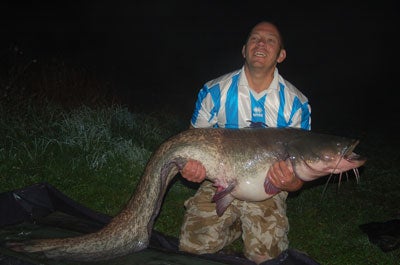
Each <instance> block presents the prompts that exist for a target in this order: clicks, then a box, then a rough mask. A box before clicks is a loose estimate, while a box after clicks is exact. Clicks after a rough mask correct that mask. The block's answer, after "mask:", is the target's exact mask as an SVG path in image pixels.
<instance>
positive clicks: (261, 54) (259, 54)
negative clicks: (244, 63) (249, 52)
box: [254, 51, 267, 57]
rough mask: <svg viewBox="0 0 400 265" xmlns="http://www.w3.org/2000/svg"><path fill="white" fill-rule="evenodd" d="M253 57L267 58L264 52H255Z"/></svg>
mask: <svg viewBox="0 0 400 265" xmlns="http://www.w3.org/2000/svg"><path fill="white" fill-rule="evenodd" d="M254 55H255V56H257V57H265V56H267V55H266V54H265V53H264V52H260V51H257V52H255V53H254Z"/></svg>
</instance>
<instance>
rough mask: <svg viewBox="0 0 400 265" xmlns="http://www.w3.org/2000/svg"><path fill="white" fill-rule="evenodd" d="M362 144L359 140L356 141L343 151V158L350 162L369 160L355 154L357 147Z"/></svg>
mask: <svg viewBox="0 0 400 265" xmlns="http://www.w3.org/2000/svg"><path fill="white" fill-rule="evenodd" d="M359 143H360V141H359V140H354V143H353V144H351V145H350V146H349V147H347V148H344V149H343V152H342V153H343V154H342V158H343V159H345V160H346V161H348V162H365V161H366V160H367V158H366V157H365V156H361V155H359V154H357V153H355V152H354V149H355V148H356V146H357V145H358V144H359Z"/></svg>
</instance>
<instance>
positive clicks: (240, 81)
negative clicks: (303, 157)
mask: <svg viewBox="0 0 400 265" xmlns="http://www.w3.org/2000/svg"><path fill="white" fill-rule="evenodd" d="M249 121H251V122H253V123H263V124H266V125H267V126H268V127H298V128H303V129H307V130H310V129H311V107H310V105H309V103H308V99H307V97H306V96H304V95H303V94H302V93H301V92H300V91H299V90H298V89H297V88H296V87H294V86H293V85H292V84H290V83H289V82H288V81H286V80H284V79H283V78H282V77H281V76H280V75H279V73H278V70H277V69H275V73H274V79H273V81H272V83H271V85H270V87H269V88H268V89H267V90H265V91H263V92H261V93H256V92H255V91H253V90H252V89H250V87H249V86H248V82H247V79H246V75H245V74H244V68H242V69H239V70H236V71H234V72H232V73H229V74H226V75H224V76H221V77H219V78H217V79H214V80H211V81H209V82H207V83H206V84H205V85H204V87H203V88H202V89H201V90H200V92H199V94H198V98H197V102H196V105H195V110H194V112H193V116H192V119H191V123H192V125H193V127H195V128H201V127H225V128H243V127H248V126H250V122H249Z"/></svg>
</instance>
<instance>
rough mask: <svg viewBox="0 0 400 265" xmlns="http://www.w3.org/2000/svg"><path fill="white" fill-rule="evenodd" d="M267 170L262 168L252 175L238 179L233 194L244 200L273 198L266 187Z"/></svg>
mask: <svg viewBox="0 0 400 265" xmlns="http://www.w3.org/2000/svg"><path fill="white" fill-rule="evenodd" d="M265 176H266V171H265V170H262V171H260V172H258V173H257V174H255V175H253V176H251V177H244V178H242V179H240V180H238V183H237V186H236V187H235V189H234V190H233V191H232V195H233V196H234V197H235V198H237V199H239V200H244V201H263V200H266V199H268V198H271V197H272V195H270V194H267V193H266V192H265V189H264V181H265Z"/></svg>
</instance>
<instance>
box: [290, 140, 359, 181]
mask: <svg viewBox="0 0 400 265" xmlns="http://www.w3.org/2000/svg"><path fill="white" fill-rule="evenodd" d="M358 143H359V140H355V139H351V138H346V137H340V136H333V135H327V134H316V133H310V134H307V135H305V136H303V137H300V138H298V139H295V140H293V141H291V142H289V143H288V146H287V150H288V156H289V158H290V161H291V162H292V166H293V169H294V172H295V174H296V176H297V177H299V178H301V179H302V180H304V181H310V180H314V179H317V178H319V177H322V176H326V175H329V174H340V173H342V172H346V171H349V170H354V169H357V168H358V167H360V166H362V165H364V163H365V162H366V158H365V157H362V156H360V155H358V154H357V153H355V152H354V149H355V148H356V146H357V145H358Z"/></svg>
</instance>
